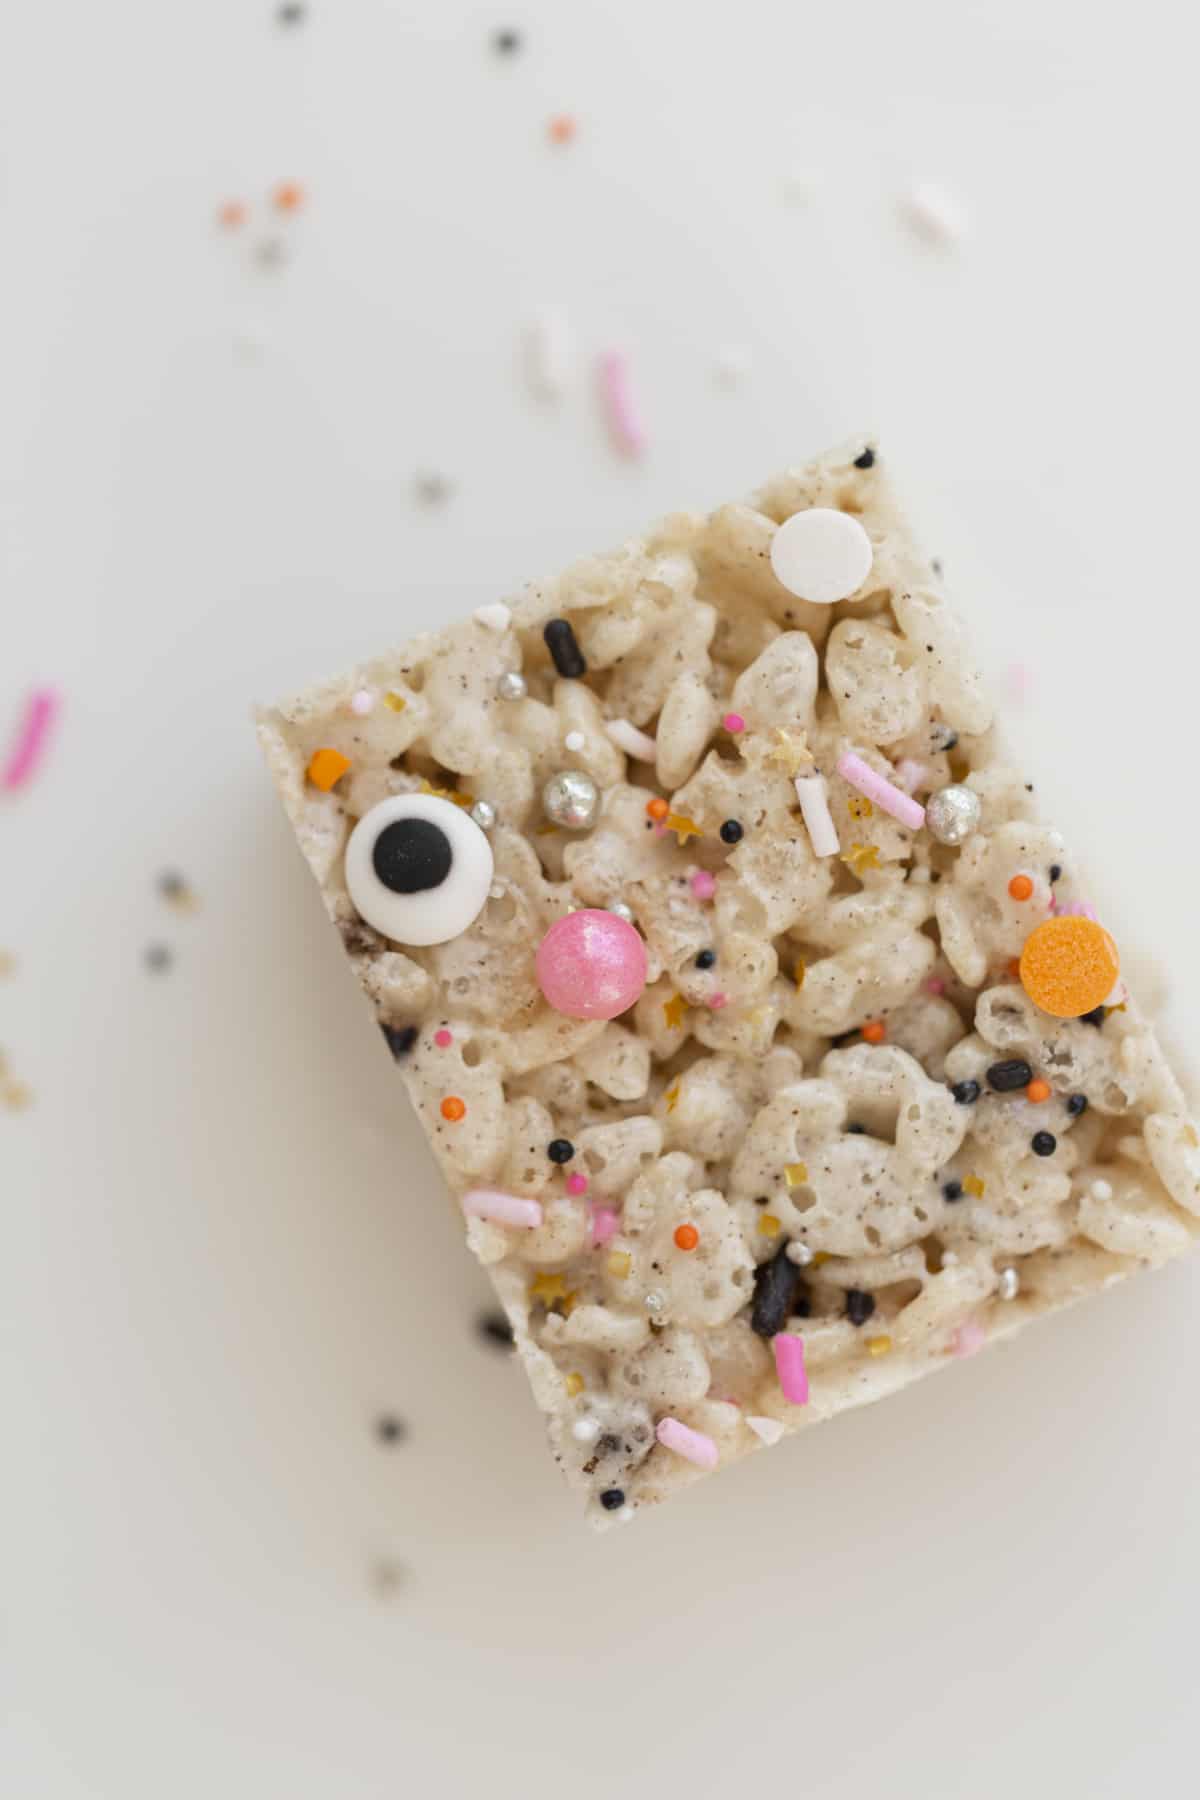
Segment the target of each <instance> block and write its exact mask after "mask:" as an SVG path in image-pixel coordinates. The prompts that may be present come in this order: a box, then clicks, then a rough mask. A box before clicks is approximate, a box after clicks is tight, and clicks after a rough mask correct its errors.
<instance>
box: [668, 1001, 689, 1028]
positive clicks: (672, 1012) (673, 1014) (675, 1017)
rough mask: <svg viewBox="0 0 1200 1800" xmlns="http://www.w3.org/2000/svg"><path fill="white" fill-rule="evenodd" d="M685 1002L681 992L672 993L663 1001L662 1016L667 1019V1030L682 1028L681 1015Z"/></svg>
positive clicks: (685, 1009)
mask: <svg viewBox="0 0 1200 1800" xmlns="http://www.w3.org/2000/svg"><path fill="white" fill-rule="evenodd" d="M686 1011H687V1004H686V1002H685V1000H684V998H683V995H682V994H672V995H671V998H670V999H669V1000H664V1001H663V1018H664V1019H665V1020H666V1021H667V1030H668V1031H682V1030H683V1015H684V1013H685V1012H686Z"/></svg>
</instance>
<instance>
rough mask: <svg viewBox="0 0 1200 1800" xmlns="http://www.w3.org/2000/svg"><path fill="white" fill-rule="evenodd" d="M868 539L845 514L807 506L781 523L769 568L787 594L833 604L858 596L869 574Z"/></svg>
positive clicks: (772, 548) (871, 553)
mask: <svg viewBox="0 0 1200 1800" xmlns="http://www.w3.org/2000/svg"><path fill="white" fill-rule="evenodd" d="M873 560H874V552H873V551H872V549H871V540H870V538H869V537H868V536H867V534H866V532H865V531H864V530H863V527H862V526H861V525H860V524H859V522H858V520H857V519H856V518H854V517H852V515H851V514H850V513H844V512H838V511H837V510H836V509H835V508H834V507H830V506H810V507H808V508H806V509H805V510H804V511H803V512H797V513H793V514H792V516H791V518H790V519H785V520H784V522H783V524H782V525H780V526H779V528H778V529H777V531H776V533H775V535H774V537H773V538H772V539H771V568H772V569H773V570H774V572H775V579H776V580H777V581H778V582H779V584H780V585H781V586H782V587H785V588H786V589H787V591H788V593H789V594H795V595H796V596H797V598H798V599H800V600H808V601H810V602H812V603H813V604H814V605H817V606H832V605H833V603H834V602H835V601H837V600H848V599H849V598H850V596H851V594H854V593H857V592H858V589H859V588H860V587H861V586H862V584H863V582H864V581H865V580H866V579H867V576H868V575H869V574H870V572H871V563H872V561H873Z"/></svg>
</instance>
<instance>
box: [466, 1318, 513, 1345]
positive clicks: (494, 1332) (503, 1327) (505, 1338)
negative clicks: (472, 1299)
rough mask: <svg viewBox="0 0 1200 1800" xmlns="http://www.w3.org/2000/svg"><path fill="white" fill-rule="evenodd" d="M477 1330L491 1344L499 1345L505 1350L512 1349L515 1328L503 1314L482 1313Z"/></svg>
mask: <svg viewBox="0 0 1200 1800" xmlns="http://www.w3.org/2000/svg"><path fill="white" fill-rule="evenodd" d="M475 1329H476V1330H477V1331H478V1333H479V1335H480V1337H481V1338H484V1339H485V1340H486V1341H487V1342H488V1343H489V1344H497V1345H499V1346H501V1347H502V1348H503V1349H505V1350H511V1349H512V1347H513V1328H512V1326H511V1325H510V1324H509V1322H508V1320H507V1319H506V1318H505V1316H504V1314H503V1313H502V1312H485V1313H480V1315H479V1318H478V1319H477V1320H476V1322H475Z"/></svg>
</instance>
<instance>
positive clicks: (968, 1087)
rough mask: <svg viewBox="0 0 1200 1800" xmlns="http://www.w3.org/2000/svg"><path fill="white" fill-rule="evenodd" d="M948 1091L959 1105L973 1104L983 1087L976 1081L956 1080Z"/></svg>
mask: <svg viewBox="0 0 1200 1800" xmlns="http://www.w3.org/2000/svg"><path fill="white" fill-rule="evenodd" d="M950 1092H951V1093H952V1094H953V1095H954V1098H955V1099H956V1100H957V1101H958V1104H959V1105H960V1106H974V1104H975V1102H976V1101H977V1100H978V1098H979V1096H980V1094H981V1093H982V1092H983V1089H982V1088H981V1087H980V1085H979V1083H978V1082H977V1081H956V1082H955V1084H954V1086H953V1087H952V1088H951V1089H950Z"/></svg>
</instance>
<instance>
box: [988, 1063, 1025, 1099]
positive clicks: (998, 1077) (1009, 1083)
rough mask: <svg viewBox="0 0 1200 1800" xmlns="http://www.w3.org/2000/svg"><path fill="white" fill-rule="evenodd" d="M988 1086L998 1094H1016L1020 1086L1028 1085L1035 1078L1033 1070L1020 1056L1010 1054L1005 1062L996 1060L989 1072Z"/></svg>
mask: <svg viewBox="0 0 1200 1800" xmlns="http://www.w3.org/2000/svg"><path fill="white" fill-rule="evenodd" d="M987 1080H988V1086H989V1087H990V1088H994V1089H995V1091H996V1092H997V1093H998V1094H1015V1093H1016V1091H1017V1089H1018V1088H1023V1087H1028V1086H1029V1084H1030V1082H1031V1081H1032V1080H1033V1070H1032V1069H1031V1068H1030V1066H1029V1064H1028V1063H1027V1062H1026V1061H1025V1060H1024V1058H1023V1057H1020V1056H1010V1057H1008V1058H1006V1060H1005V1061H1004V1062H994V1063H993V1064H992V1066H991V1068H990V1069H989V1070H988V1072H987Z"/></svg>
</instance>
